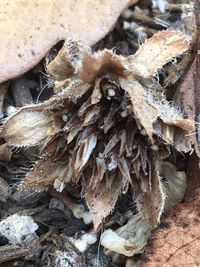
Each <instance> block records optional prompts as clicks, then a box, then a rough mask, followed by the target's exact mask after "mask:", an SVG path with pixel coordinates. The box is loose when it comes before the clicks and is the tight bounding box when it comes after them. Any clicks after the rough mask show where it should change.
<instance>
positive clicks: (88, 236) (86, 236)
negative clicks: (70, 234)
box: [81, 233, 97, 245]
mask: <svg viewBox="0 0 200 267" xmlns="http://www.w3.org/2000/svg"><path fill="white" fill-rule="evenodd" d="M81 239H82V240H85V241H86V242H87V244H89V245H91V244H94V243H95V242H96V241H97V237H96V235H95V234H94V233H86V234H84V235H82V237H81Z"/></svg>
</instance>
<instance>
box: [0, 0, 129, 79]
mask: <svg viewBox="0 0 200 267" xmlns="http://www.w3.org/2000/svg"><path fill="white" fill-rule="evenodd" d="M130 2H131V1H130V0H123V1H120V0H114V1H106V0H103V1H98V2H96V1H95V2H94V1H91V0H83V1H81V2H77V1H71V0H50V1H49V0H43V1H36V0H33V1H28V2H26V1H21V0H16V1H11V2H10V1H8V0H2V1H1V2H0V10H1V12H2V13H1V21H0V29H1V30H0V35H1V42H0V43H1V51H2V53H1V59H0V68H1V74H0V82H3V81H6V80H8V79H10V78H13V77H16V76H19V75H20V74H22V73H24V72H26V71H28V70H29V69H31V68H33V67H34V66H35V65H36V64H37V63H38V62H39V61H40V60H41V59H42V58H43V57H44V56H45V55H46V54H47V52H48V51H49V49H51V48H52V47H53V46H54V45H55V44H56V43H58V42H59V41H60V40H65V39H66V38H70V37H73V38H75V39H77V40H81V41H82V42H83V43H84V44H87V45H89V46H91V45H93V44H95V43H96V42H97V41H98V40H99V39H101V38H102V37H104V36H105V35H106V34H107V32H108V31H109V30H110V29H111V28H112V27H113V25H114V24H115V22H116V21H117V18H118V17H119V15H120V13H121V12H122V11H123V10H124V9H125V8H126V7H127V6H128V4H129V3H130ZM86 18H87V19H86ZM77 19H78V22H79V23H77ZM24 22H26V23H24Z"/></svg>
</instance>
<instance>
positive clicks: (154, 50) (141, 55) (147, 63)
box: [129, 30, 190, 78]
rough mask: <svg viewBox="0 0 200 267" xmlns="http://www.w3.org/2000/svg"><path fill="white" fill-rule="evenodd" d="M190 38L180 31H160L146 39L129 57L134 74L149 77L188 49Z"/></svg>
mask: <svg viewBox="0 0 200 267" xmlns="http://www.w3.org/2000/svg"><path fill="white" fill-rule="evenodd" d="M189 46H190V39H189V38H188V35H186V34H185V33H183V32H181V31H172V30H171V31H170V30H166V31H160V32H158V33H157V34H155V35H153V37H151V38H150V39H148V40H146V41H145V43H144V44H142V45H141V46H140V48H139V49H138V51H137V52H136V54H134V55H133V56H130V57H129V60H130V65H131V66H130V68H131V69H132V70H133V72H134V73H135V74H136V75H139V76H141V77H143V78H150V76H153V75H155V74H156V73H157V72H158V71H159V70H160V69H161V68H162V67H163V66H164V65H165V64H167V63H168V62H169V61H171V60H172V59H173V58H174V57H177V56H179V55H181V54H183V53H184V52H186V51H187V50H188V49H189Z"/></svg>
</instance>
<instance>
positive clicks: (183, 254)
mask: <svg viewBox="0 0 200 267" xmlns="http://www.w3.org/2000/svg"><path fill="white" fill-rule="evenodd" d="M199 200H200V189H199V190H197V191H196V193H195V195H194V196H193V198H192V199H191V200H190V201H188V202H186V203H183V204H180V205H178V206H177V207H176V209H175V210H174V211H173V212H172V213H171V214H169V215H168V217H167V218H166V219H165V220H164V221H163V222H162V224H161V225H160V228H159V229H158V230H157V231H156V232H155V234H154V235H153V237H152V239H151V240H150V241H149V244H148V246H147V249H146V252H145V253H144V256H145V259H144V261H143V262H142V264H141V267H161V266H162V267H186V266H190V267H196V266H200V201H199Z"/></svg>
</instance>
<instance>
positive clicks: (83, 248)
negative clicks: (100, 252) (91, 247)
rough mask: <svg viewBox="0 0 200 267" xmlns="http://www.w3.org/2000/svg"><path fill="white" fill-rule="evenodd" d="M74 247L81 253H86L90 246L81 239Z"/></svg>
mask: <svg viewBox="0 0 200 267" xmlns="http://www.w3.org/2000/svg"><path fill="white" fill-rule="evenodd" d="M74 246H75V247H76V248H77V249H78V250H79V251H80V252H84V251H86V249H87V247H88V244H87V241H86V240H81V239H77V240H76V241H75V242H74Z"/></svg>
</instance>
